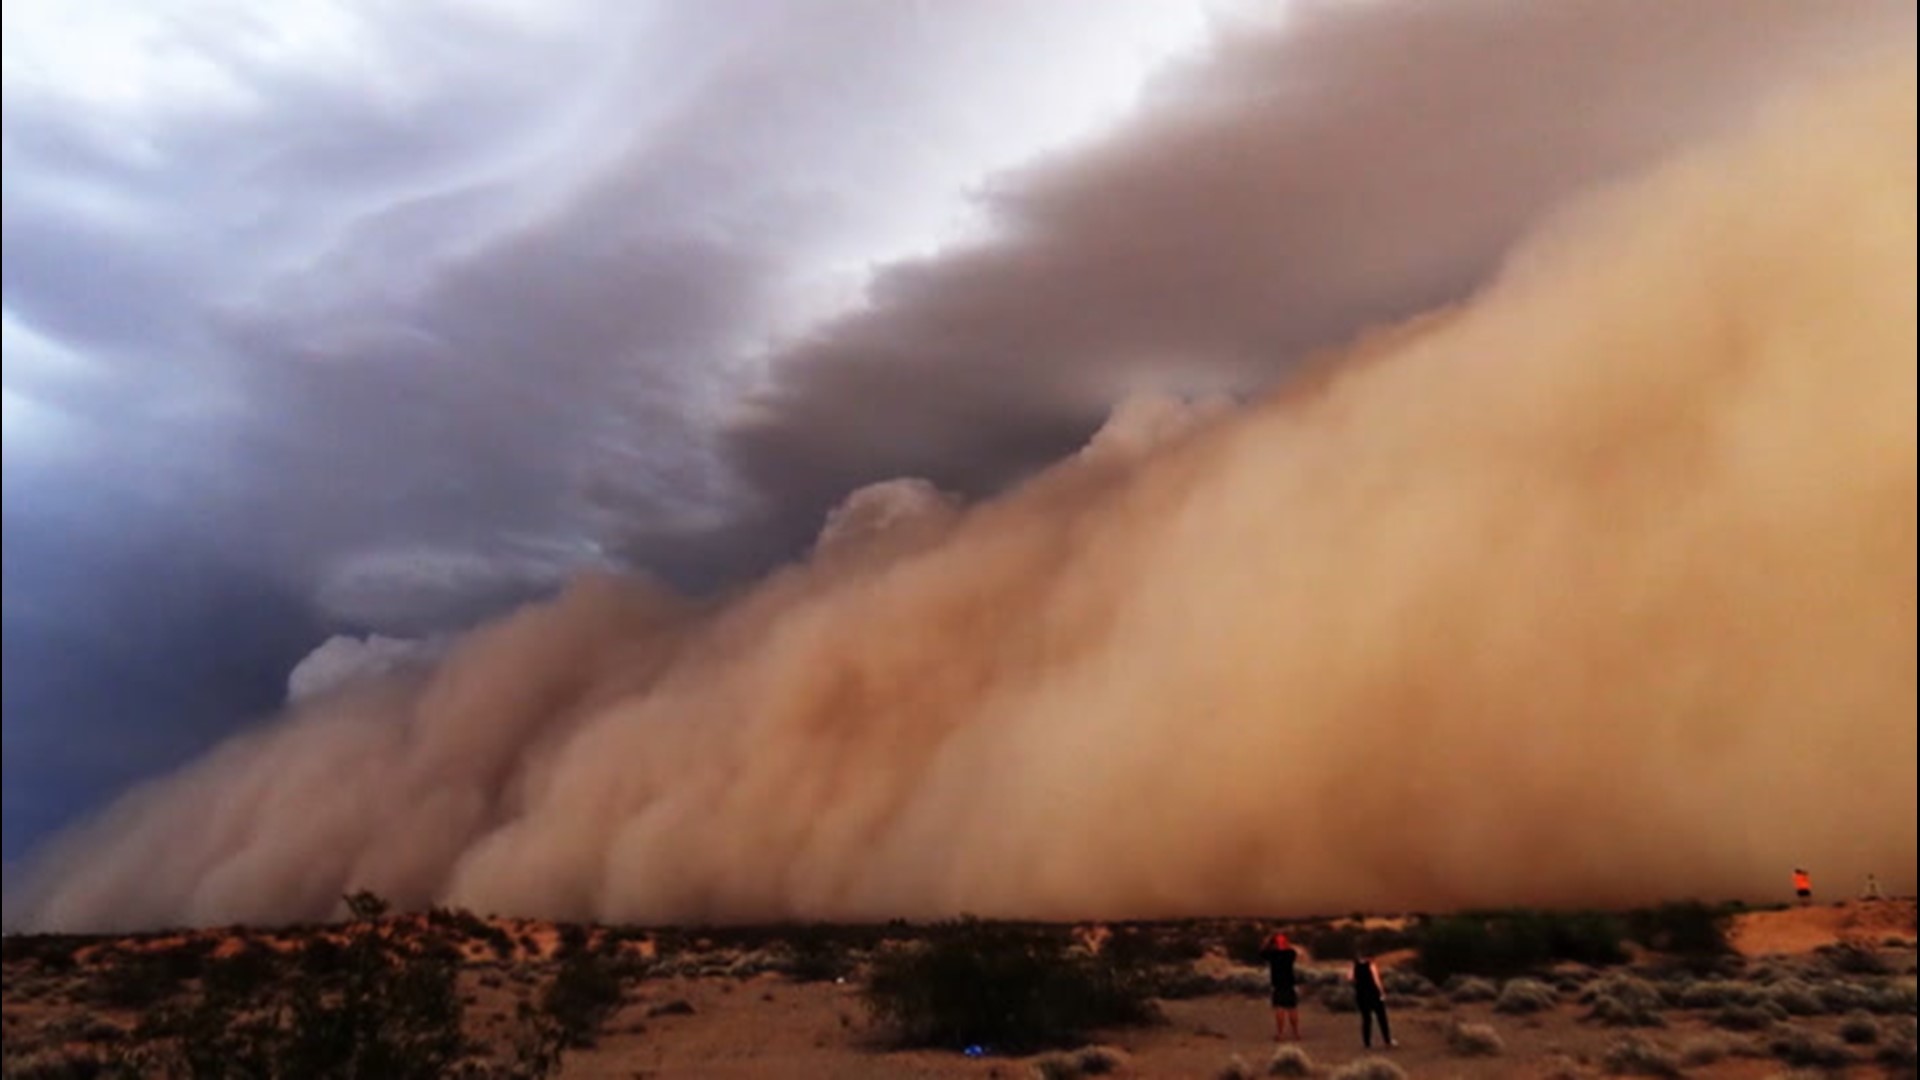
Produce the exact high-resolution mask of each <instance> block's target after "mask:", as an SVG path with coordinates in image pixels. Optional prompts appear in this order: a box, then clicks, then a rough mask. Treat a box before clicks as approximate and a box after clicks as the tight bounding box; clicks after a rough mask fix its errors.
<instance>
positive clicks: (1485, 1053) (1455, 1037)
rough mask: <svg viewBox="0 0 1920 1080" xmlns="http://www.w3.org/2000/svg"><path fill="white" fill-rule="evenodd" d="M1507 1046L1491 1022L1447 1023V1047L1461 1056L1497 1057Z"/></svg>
mask: <svg viewBox="0 0 1920 1080" xmlns="http://www.w3.org/2000/svg"><path fill="white" fill-rule="evenodd" d="M1506 1048H1507V1044H1506V1043H1505V1042H1503V1041H1502V1040H1501V1038H1500V1033H1499V1032H1497V1031H1495V1030H1493V1027H1492V1025H1489V1024H1460V1023H1454V1024H1449V1025H1447V1049H1449V1050H1451V1051H1453V1052H1454V1053H1456V1054H1459V1055H1460V1056H1461V1057H1497V1056H1499V1055H1500V1053H1501V1052H1502V1051H1504V1050H1505V1049H1506Z"/></svg>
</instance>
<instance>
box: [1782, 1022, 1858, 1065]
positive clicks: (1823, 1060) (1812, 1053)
mask: <svg viewBox="0 0 1920 1080" xmlns="http://www.w3.org/2000/svg"><path fill="white" fill-rule="evenodd" d="M1767 1049H1768V1050H1769V1051H1770V1052H1771V1053H1772V1054H1773V1056H1774V1057H1776V1058H1779V1059H1780V1060H1781V1061H1784V1062H1786V1063H1787V1064H1788V1065H1792V1066H1794V1067H1795V1068H1818V1069H1838V1068H1841V1067H1843V1066H1846V1065H1848V1064H1850V1063H1851V1062H1852V1061H1853V1051H1851V1050H1849V1049H1847V1046H1846V1044H1845V1043H1843V1042H1841V1041H1840V1040H1839V1039H1836V1038H1834V1037H1833V1036H1831V1035H1827V1034H1825V1033H1822V1032H1818V1031H1809V1030H1807V1029H1805V1028H1788V1029H1787V1030H1785V1031H1781V1032H1778V1033H1776V1034H1775V1035H1774V1036H1773V1037H1772V1038H1770V1039H1768V1040H1767Z"/></svg>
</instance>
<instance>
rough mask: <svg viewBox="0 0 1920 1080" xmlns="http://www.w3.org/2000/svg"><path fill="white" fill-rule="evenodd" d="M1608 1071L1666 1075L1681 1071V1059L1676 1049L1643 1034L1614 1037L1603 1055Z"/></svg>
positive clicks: (1618, 1073)
mask: <svg viewBox="0 0 1920 1080" xmlns="http://www.w3.org/2000/svg"><path fill="white" fill-rule="evenodd" d="M1601 1061H1602V1063H1603V1064H1604V1065H1605V1066H1606V1069H1607V1071H1608V1072H1610V1073H1613V1074H1615V1075H1619V1076H1664V1077H1675V1076H1679V1075H1680V1074H1681V1069H1680V1059H1679V1058H1678V1057H1677V1056H1675V1054H1674V1052H1673V1051H1672V1050H1669V1049H1667V1048H1666V1047H1665V1046H1662V1045H1661V1044H1659V1043H1657V1042H1654V1041H1653V1040H1651V1039H1647V1038H1643V1037H1641V1036H1639V1035H1628V1036H1625V1037H1623V1038H1620V1039H1616V1040H1614V1041H1613V1042H1612V1043H1610V1044H1609V1045H1608V1046H1607V1049H1606V1052H1605V1053H1604V1054H1602V1055H1601Z"/></svg>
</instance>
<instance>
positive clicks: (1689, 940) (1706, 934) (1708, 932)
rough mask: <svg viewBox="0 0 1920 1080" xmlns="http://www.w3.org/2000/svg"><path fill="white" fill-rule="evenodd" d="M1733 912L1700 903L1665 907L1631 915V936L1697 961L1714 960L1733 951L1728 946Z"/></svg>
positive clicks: (1688, 902) (1651, 947)
mask: <svg viewBox="0 0 1920 1080" xmlns="http://www.w3.org/2000/svg"><path fill="white" fill-rule="evenodd" d="M1729 916H1730V913H1729V912H1728V911H1727V910H1726V909H1725V908H1716V907H1712V906H1710V905H1707V904H1703V903H1700V902H1699V901H1696V900H1689V901H1682V902H1679V903H1671V904H1661V905H1660V906H1658V907H1653V908H1643V909H1641V910H1639V911H1633V912H1629V913H1628V915H1627V917H1626V929H1627V936H1628V937H1629V938H1630V939H1631V940H1633V941H1634V942H1635V943H1637V944H1639V945H1642V946H1645V947H1646V948H1649V949H1652V950H1654V951H1655V952H1659V953H1663V954H1665V955H1667V956H1670V957H1676V958H1680V959H1685V960H1693V961H1710V960H1714V959H1717V958H1719V957H1722V956H1726V955H1727V954H1729V953H1731V952H1732V951H1733V947H1732V946H1731V945H1729V944H1728V943H1727V925H1728V922H1729Z"/></svg>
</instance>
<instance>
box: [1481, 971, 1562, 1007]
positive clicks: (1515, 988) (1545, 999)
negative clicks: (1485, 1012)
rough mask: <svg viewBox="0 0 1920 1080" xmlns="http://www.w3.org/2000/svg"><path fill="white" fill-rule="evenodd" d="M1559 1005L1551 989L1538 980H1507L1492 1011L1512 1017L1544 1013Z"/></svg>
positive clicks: (1558, 997)
mask: <svg viewBox="0 0 1920 1080" xmlns="http://www.w3.org/2000/svg"><path fill="white" fill-rule="evenodd" d="M1558 1004H1560V995H1559V994H1558V993H1556V992H1555V991H1554V989H1553V987H1551V986H1548V985H1547V984H1546V983H1543V982H1541V981H1540V980H1538V979H1508V980H1507V984H1506V985H1505V986H1502V987H1501V988H1500V996H1499V997H1497V998H1495V999H1494V1002H1493V1011H1494V1012H1499V1013H1509V1014H1513V1015H1526V1014H1529V1013H1537V1012H1545V1011H1547V1010H1548V1009H1551V1008H1553V1007H1554V1006H1556V1005H1558Z"/></svg>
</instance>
